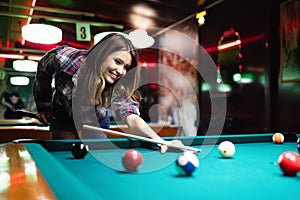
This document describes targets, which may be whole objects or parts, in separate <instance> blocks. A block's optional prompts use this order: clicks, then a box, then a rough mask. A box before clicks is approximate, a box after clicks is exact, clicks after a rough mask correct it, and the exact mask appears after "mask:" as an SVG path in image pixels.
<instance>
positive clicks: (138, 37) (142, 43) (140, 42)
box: [129, 29, 154, 49]
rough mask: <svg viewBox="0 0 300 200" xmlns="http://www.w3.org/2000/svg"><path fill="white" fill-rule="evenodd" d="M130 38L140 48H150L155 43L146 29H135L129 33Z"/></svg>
mask: <svg viewBox="0 0 300 200" xmlns="http://www.w3.org/2000/svg"><path fill="white" fill-rule="evenodd" d="M129 39H130V40H131V41H132V43H133V45H134V46H135V47H136V48H138V49H143V48H148V47H151V46H152V45H153V44H154V39H153V37H151V36H149V35H148V33H147V31H145V30H141V29H139V30H134V31H132V32H130V33H129Z"/></svg>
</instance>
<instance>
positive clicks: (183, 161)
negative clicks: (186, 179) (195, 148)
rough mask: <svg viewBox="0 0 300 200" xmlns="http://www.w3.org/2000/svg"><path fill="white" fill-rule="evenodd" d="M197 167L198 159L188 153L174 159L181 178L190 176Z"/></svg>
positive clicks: (191, 153)
mask: <svg viewBox="0 0 300 200" xmlns="http://www.w3.org/2000/svg"><path fill="white" fill-rule="evenodd" d="M198 167H199V159H198V157H197V155H196V154H194V153H193V152H190V151H186V152H183V153H180V154H179V155H178V157H177V159H176V168H177V171H178V173H179V175H181V176H191V175H192V173H193V172H194V171H195V170H196V169H197V168H198Z"/></svg>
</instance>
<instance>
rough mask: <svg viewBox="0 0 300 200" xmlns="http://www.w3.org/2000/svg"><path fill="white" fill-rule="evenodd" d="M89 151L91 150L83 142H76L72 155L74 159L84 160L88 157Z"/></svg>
mask: <svg viewBox="0 0 300 200" xmlns="http://www.w3.org/2000/svg"><path fill="white" fill-rule="evenodd" d="M88 151H89V149H88V146H87V145H85V144H83V143H82V142H75V143H73V145H72V150H71V153H72V155H73V156H74V158H76V159H82V158H84V157H85V156H86V155H87V153H88Z"/></svg>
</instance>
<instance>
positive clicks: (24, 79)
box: [10, 76, 29, 85]
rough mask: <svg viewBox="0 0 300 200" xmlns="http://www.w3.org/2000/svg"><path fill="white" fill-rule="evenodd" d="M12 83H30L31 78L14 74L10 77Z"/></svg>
mask: <svg viewBox="0 0 300 200" xmlns="http://www.w3.org/2000/svg"><path fill="white" fill-rule="evenodd" d="M10 84H12V85H28V84H29V78H28V77H25V76H13V77H10Z"/></svg>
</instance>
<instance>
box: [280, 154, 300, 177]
mask: <svg viewBox="0 0 300 200" xmlns="http://www.w3.org/2000/svg"><path fill="white" fill-rule="evenodd" d="M278 164H279V167H280V169H281V171H282V172H283V174H284V175H286V176H296V175H297V173H298V172H299V171H300V156H299V155H298V154H297V153H296V152H293V151H287V152H284V153H282V154H281V155H280V156H279V158H278Z"/></svg>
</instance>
